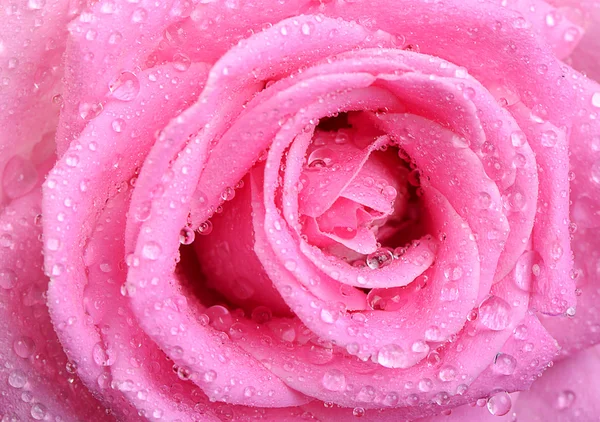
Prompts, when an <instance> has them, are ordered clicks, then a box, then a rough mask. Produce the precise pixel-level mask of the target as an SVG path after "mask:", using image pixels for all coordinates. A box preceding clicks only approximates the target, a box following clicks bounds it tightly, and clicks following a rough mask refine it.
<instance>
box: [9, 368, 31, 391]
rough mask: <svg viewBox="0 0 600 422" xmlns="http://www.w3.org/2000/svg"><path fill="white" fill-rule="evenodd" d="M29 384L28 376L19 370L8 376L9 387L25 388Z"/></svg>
mask: <svg viewBox="0 0 600 422" xmlns="http://www.w3.org/2000/svg"><path fill="white" fill-rule="evenodd" d="M25 384H27V376H26V375H25V373H24V372H23V371H21V370H19V369H17V370H14V371H13V372H11V373H10V375H9V376H8V385H10V386H11V387H13V388H23V387H24V386H25Z"/></svg>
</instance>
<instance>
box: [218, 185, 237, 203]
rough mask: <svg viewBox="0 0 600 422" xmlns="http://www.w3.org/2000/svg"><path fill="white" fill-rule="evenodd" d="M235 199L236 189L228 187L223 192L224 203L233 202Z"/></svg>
mask: <svg viewBox="0 0 600 422" xmlns="http://www.w3.org/2000/svg"><path fill="white" fill-rule="evenodd" d="M233 198H235V189H233V188H232V187H227V188H225V189H224V190H223V192H221V199H222V200H223V201H231V200H232V199H233Z"/></svg>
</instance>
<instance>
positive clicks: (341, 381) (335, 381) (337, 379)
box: [323, 369, 346, 391]
mask: <svg viewBox="0 0 600 422" xmlns="http://www.w3.org/2000/svg"><path fill="white" fill-rule="evenodd" d="M323 387H325V388H326V389H327V390H329V391H344V389H345V388H346V376H345V375H344V374H343V373H342V372H341V371H339V370H337V369H331V370H329V371H327V372H325V374H324V375H323Z"/></svg>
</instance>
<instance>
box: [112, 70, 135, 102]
mask: <svg viewBox="0 0 600 422" xmlns="http://www.w3.org/2000/svg"><path fill="white" fill-rule="evenodd" d="M108 89H109V90H110V95H111V96H112V97H113V98H116V99H117V100H120V101H132V100H134V99H135V98H136V97H137V96H138V94H139V92H140V81H139V80H138V78H137V76H135V75H134V74H133V73H131V72H122V73H121V74H120V75H119V76H118V77H117V79H115V80H113V81H112V82H111V83H110V84H109V85H108Z"/></svg>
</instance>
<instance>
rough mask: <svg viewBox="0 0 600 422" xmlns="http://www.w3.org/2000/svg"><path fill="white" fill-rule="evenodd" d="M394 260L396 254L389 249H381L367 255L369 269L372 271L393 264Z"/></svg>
mask: <svg viewBox="0 0 600 422" xmlns="http://www.w3.org/2000/svg"><path fill="white" fill-rule="evenodd" d="M393 259H394V253H393V252H392V250H390V249H388V248H381V249H378V250H376V251H375V252H373V253H372V254H369V255H367V259H366V264H367V267H369V268H371V269H372V270H376V269H378V268H381V267H384V266H386V265H388V264H390V263H391V262H392V260H393Z"/></svg>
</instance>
